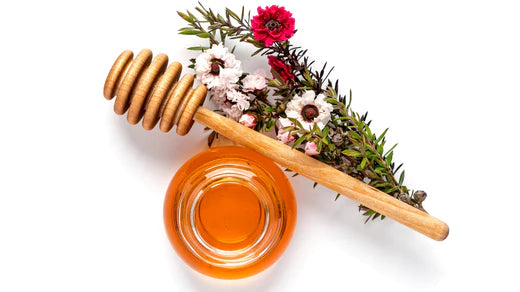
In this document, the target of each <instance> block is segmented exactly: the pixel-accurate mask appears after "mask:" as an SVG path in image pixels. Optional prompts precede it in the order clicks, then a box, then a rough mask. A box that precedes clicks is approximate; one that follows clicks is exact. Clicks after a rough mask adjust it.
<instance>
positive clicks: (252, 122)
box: [238, 114, 256, 129]
mask: <svg viewBox="0 0 520 292" xmlns="http://www.w3.org/2000/svg"><path fill="white" fill-rule="evenodd" d="M238 122H239V123H241V124H242V125H244V126H246V127H248V128H251V129H252V128H254V127H255V126H256V119H255V116H253V115H252V114H244V115H242V116H241V117H240V120H238Z"/></svg>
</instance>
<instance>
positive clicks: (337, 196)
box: [334, 193, 341, 201]
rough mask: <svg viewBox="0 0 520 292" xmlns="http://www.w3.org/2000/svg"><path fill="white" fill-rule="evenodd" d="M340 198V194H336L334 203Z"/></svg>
mask: <svg viewBox="0 0 520 292" xmlns="http://www.w3.org/2000/svg"><path fill="white" fill-rule="evenodd" d="M340 196H341V194H339V193H338V194H337V195H336V198H335V199H334V201H337V200H338V198H339V197H340Z"/></svg>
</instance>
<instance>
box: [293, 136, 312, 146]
mask: <svg viewBox="0 0 520 292" xmlns="http://www.w3.org/2000/svg"><path fill="white" fill-rule="evenodd" d="M307 136H308V135H302V136H301V137H300V138H298V140H296V142H294V144H293V148H296V146H298V145H300V144H301V143H302V142H303V141H305V139H307Z"/></svg>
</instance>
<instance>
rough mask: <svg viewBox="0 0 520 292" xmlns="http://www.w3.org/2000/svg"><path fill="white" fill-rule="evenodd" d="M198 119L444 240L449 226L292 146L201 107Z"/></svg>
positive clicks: (238, 140)
mask: <svg viewBox="0 0 520 292" xmlns="http://www.w3.org/2000/svg"><path fill="white" fill-rule="evenodd" d="M194 119H195V120H196V121H197V122H199V123H201V124H203V125H205V126H208V127H210V128H212V129H213V130H215V131H216V132H218V133H219V134H221V135H223V136H225V137H227V138H229V139H231V140H233V141H235V142H237V143H239V144H241V145H243V146H246V147H248V148H250V149H253V150H255V151H256V152H258V153H261V154H263V155H264V156H266V157H268V158H270V159H272V160H274V161H276V162H277V163H278V164H280V165H281V166H283V167H286V168H289V169H291V170H292V171H295V172H297V173H299V174H301V175H303V176H305V177H307V178H309V179H311V180H313V181H315V182H317V183H319V184H321V185H323V186H325V187H327V188H329V189H331V190H334V191H337V192H338V193H340V194H342V195H344V196H346V197H348V198H350V199H352V200H354V201H356V202H358V203H360V204H362V205H363V206H366V207H368V208H370V209H372V210H374V211H376V212H379V213H381V214H383V215H385V216H387V217H390V218H392V219H394V220H395V221H397V222H399V223H402V224H404V225H406V226H408V227H410V228H412V229H414V230H416V231H418V232H420V233H422V234H424V235H426V236H428V237H430V238H432V239H435V240H439V241H440V240H444V239H445V238H446V237H447V236H448V233H449V228H448V225H447V224H446V223H444V222H442V221H441V220H439V219H437V218H435V217H433V216H431V215H429V214H427V213H425V212H423V211H420V210H418V209H416V208H414V207H412V206H410V205H408V204H406V203H404V202H401V201H399V200H397V199H395V198H393V197H392V196H389V195H387V194H385V193H383V192H381V191H379V190H377V189H375V188H373V187H371V186H369V185H368V184H365V183H363V182H361V181H359V180H357V179H355V178H353V177H351V176H349V175H347V174H345V173H343V172H341V171H339V170H336V169H334V168H332V167H330V166H328V165H326V164H325V163H323V162H320V161H318V160H317V159H314V158H312V157H309V156H307V155H306V154H304V153H302V152H300V151H298V150H295V149H292V148H291V147H290V146H287V145H285V144H283V143H282V142H279V141H276V140H274V139H272V138H270V137H267V136H265V135H263V134H260V133H258V132H256V131H254V130H251V129H249V128H247V127H245V126H243V125H241V124H239V123H237V122H234V121H232V120H230V119H228V118H226V117H223V116H221V115H219V114H216V113H214V112H213V111H211V110H208V109H206V108H203V107H198V109H197V111H196V112H195V115H194Z"/></svg>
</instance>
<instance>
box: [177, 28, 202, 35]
mask: <svg viewBox="0 0 520 292" xmlns="http://www.w3.org/2000/svg"><path fill="white" fill-rule="evenodd" d="M200 33H201V32H200V30H198V29H186V30H181V31H179V34H184V35H198V34H200Z"/></svg>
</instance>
